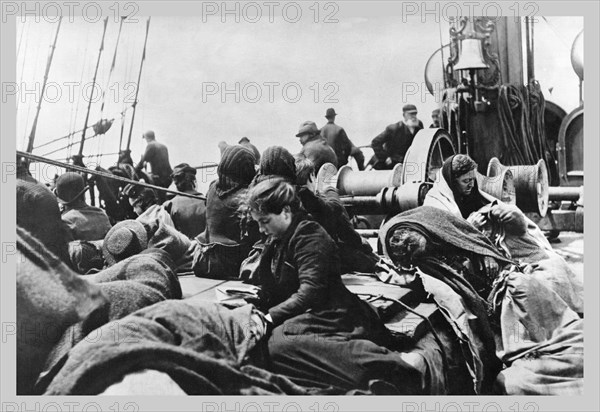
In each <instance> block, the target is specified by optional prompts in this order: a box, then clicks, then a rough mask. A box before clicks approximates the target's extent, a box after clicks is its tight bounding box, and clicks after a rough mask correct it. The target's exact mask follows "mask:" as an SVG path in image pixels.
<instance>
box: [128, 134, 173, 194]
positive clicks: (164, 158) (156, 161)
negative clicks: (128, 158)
mask: <svg viewBox="0 0 600 412" xmlns="http://www.w3.org/2000/svg"><path fill="white" fill-rule="evenodd" d="M146 162H148V163H150V167H151V168H152V174H153V175H156V176H157V177H158V179H157V181H155V183H156V184H157V185H158V186H162V187H169V185H170V184H171V173H173V169H171V164H170V163H169V149H167V146H165V145H164V144H162V143H158V142H157V141H156V140H151V141H149V142H148V144H147V145H146V151H145V152H144V154H143V155H142V158H141V159H140V162H139V163H138V165H137V167H136V168H135V169H136V171H138V172H139V171H141V170H142V167H144V163H146Z"/></svg>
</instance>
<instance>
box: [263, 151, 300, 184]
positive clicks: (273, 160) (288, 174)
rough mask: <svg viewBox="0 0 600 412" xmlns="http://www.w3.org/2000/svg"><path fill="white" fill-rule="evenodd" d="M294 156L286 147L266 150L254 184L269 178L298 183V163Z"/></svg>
mask: <svg viewBox="0 0 600 412" xmlns="http://www.w3.org/2000/svg"><path fill="white" fill-rule="evenodd" d="M295 161H296V160H295V159H294V156H293V155H292V154H291V153H290V152H289V151H288V150H287V149H286V148H284V147H281V146H270V147H267V148H266V149H265V151H264V152H263V154H262V157H261V159H260V166H259V168H258V173H257V174H256V177H255V178H254V180H253V182H252V183H253V184H257V183H260V182H262V181H264V180H265V179H268V178H273V177H277V176H278V177H282V178H284V179H285V180H286V181H287V182H288V183H291V184H295V182H296V163H295Z"/></svg>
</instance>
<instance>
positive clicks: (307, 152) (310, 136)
mask: <svg viewBox="0 0 600 412" xmlns="http://www.w3.org/2000/svg"><path fill="white" fill-rule="evenodd" d="M296 137H299V138H300V144H302V150H301V151H300V153H299V156H300V157H305V158H307V159H310V160H311V161H312V162H313V163H314V165H315V170H316V171H317V172H318V171H319V169H320V168H321V166H323V165H324V164H325V163H332V164H333V165H334V166H336V167H337V165H338V164H337V156H336V154H335V152H334V151H333V149H332V148H331V146H329V145H328V144H327V140H325V138H324V137H323V136H321V132H320V131H319V129H318V128H317V125H316V124H315V122H311V121H310V120H308V121H306V122H304V123H302V124H301V125H300V130H299V131H298V133H297V134H296Z"/></svg>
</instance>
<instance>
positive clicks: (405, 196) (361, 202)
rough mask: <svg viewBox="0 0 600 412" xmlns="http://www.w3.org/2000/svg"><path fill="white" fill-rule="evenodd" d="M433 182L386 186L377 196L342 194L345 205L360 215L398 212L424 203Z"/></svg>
mask: <svg viewBox="0 0 600 412" xmlns="http://www.w3.org/2000/svg"><path fill="white" fill-rule="evenodd" d="M431 186H432V184H431V183H426V182H409V183H405V184H403V185H402V186H400V187H384V188H383V189H381V191H380V192H379V193H378V194H377V195H376V196H342V197H341V199H342V202H343V204H344V206H346V207H348V208H351V209H352V212H353V213H355V214H359V215H384V214H387V215H389V214H397V213H402V212H404V211H406V210H410V209H414V208H416V207H419V206H421V205H423V201H424V200H425V196H426V195H427V192H428V191H429V189H430V188H431Z"/></svg>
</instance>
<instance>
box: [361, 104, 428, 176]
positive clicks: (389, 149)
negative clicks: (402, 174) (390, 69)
mask: <svg viewBox="0 0 600 412" xmlns="http://www.w3.org/2000/svg"><path fill="white" fill-rule="evenodd" d="M402 116H403V117H404V120H402V121H400V122H398V123H393V124H391V125H389V126H388V127H386V128H385V130H384V131H383V132H382V133H381V134H379V136H377V137H375V138H374V139H373V141H372V142H371V147H372V148H373V152H374V153H375V155H374V156H373V158H372V159H371V160H370V161H369V164H371V165H372V166H373V169H377V170H382V169H392V168H393V167H394V166H395V165H396V164H398V163H403V162H404V156H405V155H406V152H407V150H408V148H409V147H410V145H411V144H412V142H413V139H414V138H415V135H416V134H417V132H418V131H419V130H421V129H423V123H422V122H421V121H420V120H419V119H417V108H416V107H415V106H414V105H412V104H407V105H405V106H404V107H403V108H402Z"/></svg>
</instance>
